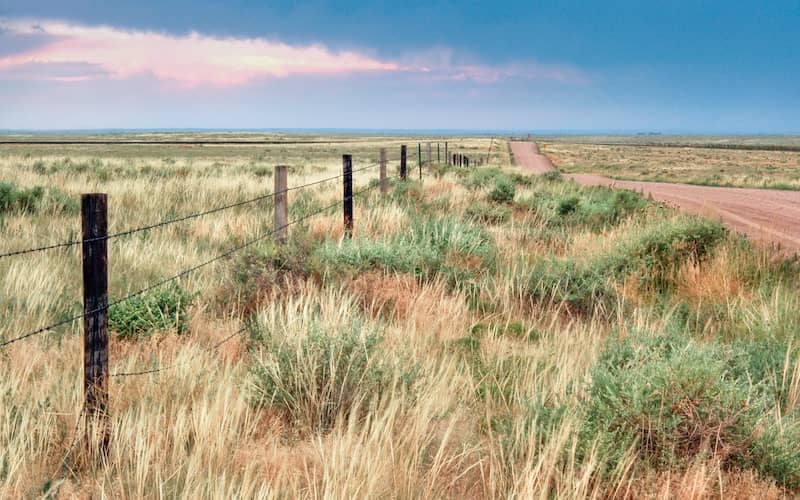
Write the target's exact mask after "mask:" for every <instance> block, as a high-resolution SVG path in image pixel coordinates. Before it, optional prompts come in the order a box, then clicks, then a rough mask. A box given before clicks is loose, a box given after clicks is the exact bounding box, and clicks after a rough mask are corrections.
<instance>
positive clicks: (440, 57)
mask: <svg viewBox="0 0 800 500" xmlns="http://www.w3.org/2000/svg"><path fill="white" fill-rule="evenodd" d="M403 61H404V64H405V65H406V67H413V68H415V69H416V71H418V72H420V73H422V74H424V75H425V76H426V77H427V78H429V79H432V80H449V81H473V82H478V83H485V84H490V83H496V82H499V81H503V80H511V79H519V80H546V81H555V82H561V83H567V84H583V83H586V82H588V80H589V79H588V77H587V76H586V74H585V73H584V72H583V71H581V70H580V69H578V68H577V67H575V66H572V65H569V64H545V63H539V62H535V61H525V62H507V63H501V64H495V65H486V64H481V63H480V62H478V61H475V60H474V59H470V58H465V57H463V56H462V57H459V56H458V54H457V53H456V52H455V51H454V50H453V49H451V48H448V47H436V48H432V49H430V50H427V51H424V52H420V53H416V54H411V55H407V56H406V57H404V58H403Z"/></svg>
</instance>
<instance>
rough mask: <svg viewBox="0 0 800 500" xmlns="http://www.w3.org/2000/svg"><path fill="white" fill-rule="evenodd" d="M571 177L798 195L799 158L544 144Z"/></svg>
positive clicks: (792, 154) (777, 154)
mask: <svg viewBox="0 0 800 500" xmlns="http://www.w3.org/2000/svg"><path fill="white" fill-rule="evenodd" d="M541 147H542V151H543V152H544V153H545V154H547V156H548V157H550V159H551V160H553V163H555V165H556V166H557V167H558V168H559V169H561V170H563V171H564V172H568V173H585V172H589V173H598V174H602V175H606V176H608V177H612V178H615V179H625V180H636V181H661V182H681V183H690V184H702V185H711V186H731V187H754V188H777V189H800V152H797V151H748V150H728V149H710V148H698V147H691V145H687V146H686V147H680V148H679V147H663V146H661V147H660V146H648V147H643V146H631V145H624V144H620V145H599V144H570V143H566V142H552V143H550V142H546V143H541Z"/></svg>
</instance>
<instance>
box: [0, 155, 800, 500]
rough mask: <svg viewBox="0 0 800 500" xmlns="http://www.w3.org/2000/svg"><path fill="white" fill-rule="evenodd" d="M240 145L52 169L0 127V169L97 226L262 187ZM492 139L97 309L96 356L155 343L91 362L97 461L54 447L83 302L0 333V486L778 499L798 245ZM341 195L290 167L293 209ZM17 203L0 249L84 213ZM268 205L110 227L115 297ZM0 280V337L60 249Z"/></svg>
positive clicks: (788, 441)
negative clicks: (86, 209)
mask: <svg viewBox="0 0 800 500" xmlns="http://www.w3.org/2000/svg"><path fill="white" fill-rule="evenodd" d="M466 141H467V144H468V146H469V147H470V148H472V149H473V151H475V152H474V153H473V154H478V153H477V151H481V150H485V148H488V142H489V140H488V139H487V140H483V139H468V140H466ZM390 146H391V147H394V146H395V144H394V142H392V143H391V145H390ZM373 147H374V148H377V147H380V145H379V144H378V145H376V144H370V145H369V147H368V148H367V146H364V148H365V151H366V150H367V149H369V152H370V154H374V153H375V151H377V149H375V151H373V149H372V148H373ZM237 151H238V153H237V154H238V156H234V157H226V158H225V159H221V158H217V157H208V158H202V157H196V158H193V159H188V158H187V157H180V156H178V154H177V152H170V155H169V156H168V158H170V160H169V161H167V160H165V159H152V158H150V159H148V158H147V157H141V158H139V159H116V158H113V157H106V156H103V155H101V154H98V155H97V156H96V157H95V158H96V159H94V160H93V159H91V158H73V159H71V160H70V161H69V162H67V163H69V164H70V165H74V164H75V163H84V162H86V163H87V164H89V165H90V167H88V168H87V169H85V170H84V171H82V172H81V173H80V174H70V175H65V174H63V173H59V170H58V169H56V170H53V171H51V169H50V166H52V165H58V166H59V168H61V167H60V166H61V165H63V164H64V163H65V160H64V159H63V158H54V157H51V156H49V155H45V154H43V152H42V151H41V150H38V149H33V150H32V151H31V153H30V155H29V156H25V154H20V152H19V151H17V150H14V151H7V150H6V151H2V152H1V153H2V155H1V156H2V158H0V174H1V175H2V178H3V179H6V182H9V183H13V185H14V186H15V187H14V189H15V191H14V192H15V193H17V192H22V193H25V192H27V190H30V189H35V187H36V186H47V189H58V190H59V192H60V193H64V196H66V197H67V198H69V199H76V198H75V197H76V196H77V194H78V193H80V192H81V191H83V190H85V189H87V186H88V189H91V190H96V191H105V192H108V193H109V197H110V198H109V200H110V207H111V214H110V222H111V225H112V228H113V229H117V230H118V229H123V228H127V227H134V226H138V225H141V224H142V223H144V222H150V221H153V220H161V219H164V218H167V217H170V216H175V215H181V214H185V213H190V212H193V211H197V210H202V209H207V208H209V207H213V206H218V205H222V204H225V203H229V202H230V201H231V200H236V199H243V198H251V197H254V196H257V195H259V194H261V193H262V192H264V190H269V189H270V187H271V174H270V173H267V170H266V169H268V168H271V167H272V165H273V163H271V160H270V161H267V160H263V161H262V160H258V159H256V158H254V156H253V155H260V154H264V153H263V151H260V149H259V150H258V151H254V149H251V148H250V146H247V147H245V148H243V149H241V150H237ZM300 151H302V150H301V149H297V150H296V152H297V154H298V155H299V154H300ZM494 151H495V155H496V156H493V157H492V161H491V162H490V165H489V166H486V167H480V168H471V169H469V170H467V169H456V168H452V167H447V166H443V165H442V166H437V167H436V168H435V172H434V175H427V176H426V177H425V178H424V180H423V181H418V180H409V181H408V182H405V183H403V182H400V181H399V180H392V182H391V186H390V190H389V191H390V192H389V194H387V195H386V196H385V197H381V196H380V194H379V191H378V190H377V189H376V190H373V191H370V192H369V193H368V194H365V195H363V196H361V197H359V198H357V200H356V204H355V205H356V206H355V232H354V235H353V237H352V239H345V238H343V235H342V227H341V225H342V222H341V213H340V212H339V211H338V208H337V209H336V210H332V211H330V212H327V213H325V214H322V215H319V216H316V217H312V218H309V219H307V220H305V221H303V222H302V223H299V224H296V225H294V226H292V227H291V231H290V238H289V241H288V242H287V243H286V244H285V245H277V244H275V243H274V242H271V241H264V242H263V243H261V244H259V245H255V246H253V247H251V248H248V249H247V250H246V251H243V252H242V253H240V254H236V255H235V256H234V257H232V258H231V259H229V260H226V261H223V262H221V263H219V264H217V265H215V266H209V267H208V268H204V269H202V270H200V271H198V273H196V274H192V275H189V276H188V277H187V278H186V279H184V280H181V282H180V285H178V286H175V287H172V288H170V287H165V288H164V289H163V290H161V291H159V293H155V294H152V295H145V296H142V297H141V298H140V299H138V300H135V301H131V302H128V303H125V305H124V306H120V307H116V308H112V309H111V311H110V331H111V333H112V338H111V360H110V365H111V370H112V372H130V371H136V370H142V369H148V368H156V367H162V366H164V367H167V366H168V367H170V368H169V369H167V370H164V371H159V372H155V373H152V374H147V375H144V376H140V377H120V378H112V379H111V384H110V389H111V403H110V408H111V416H112V428H113V444H112V448H111V455H110V457H109V460H108V462H107V463H99V462H96V461H92V460H91V459H90V458H89V457H88V456H87V455H86V453H85V451H84V449H83V448H82V447H80V446H79V447H77V448H76V449H75V450H74V451H73V452H72V453H71V454H70V455H69V456H67V457H66V460H64V454H65V452H66V451H67V449H68V447H69V445H70V442H71V440H72V436H73V431H74V427H75V422H76V421H77V418H78V415H79V412H80V405H81V398H82V395H81V376H82V351H81V349H82V337H81V334H80V326H79V325H75V326H73V327H65V328H62V329H59V330H57V331H55V332H51V333H49V334H47V335H44V336H41V337H37V338H35V339H32V340H30V341H28V342H24V343H23V342H21V343H17V344H13V345H12V346H10V347H9V348H8V349H6V350H4V351H2V352H0V373H1V374H2V376H0V400H2V401H0V497H29V496H46V495H52V496H54V497H65V498H68V497H72V496H92V495H95V496H101V495H108V496H114V497H137V498H157V497H164V496H166V497H193V498H204V497H243V498H259V497H292V498H294V497H307V498H311V497H315V498H316V497H336V498H339V497H348V498H353V497H370V498H386V497H435V498H509V497H511V498H562V497H620V498H641V497H660V498H661V497H689V496H691V497H698V496H723V497H726V498H753V497H762V498H778V497H781V496H794V495H798V494H800V451H798V448H797V445H796V443H797V442H798V439H800V413H799V412H800V406H798V405H800V351H798V342H797V338H796V336H797V332H798V331H800V318H798V315H797V314H796V311H797V310H798V307H799V306H800V293H798V291H797V290H798V285H800V283H798V270H799V267H798V266H799V264H798V262H797V261H795V260H781V259H779V258H777V257H775V256H773V255H770V254H768V253H766V251H763V250H761V249H758V248H755V247H754V246H752V245H751V244H750V243H749V242H747V241H745V240H742V239H741V238H740V237H738V236H735V235H731V234H729V233H728V232H727V231H726V230H725V229H724V228H723V227H722V226H721V225H720V224H718V223H717V222H714V221H709V220H705V219H701V218H697V217H691V216H687V215H683V214H679V213H677V212H674V211H672V210H670V209H668V208H665V207H661V206H658V205H655V204H653V203H651V202H649V201H648V200H646V199H644V198H642V197H640V196H639V195H637V194H635V193H631V192H621V191H612V190H609V189H606V188H582V187H580V186H578V185H577V184H574V183H573V182H571V181H569V180H566V179H564V178H562V177H561V176H560V175H558V174H557V173H553V174H547V175H544V176H540V177H530V176H526V175H520V174H519V172H518V171H517V170H516V169H514V168H513V167H509V166H508V158H507V148H506V147H505V145H502V144H501V145H500V146H499V147H498V146H497V145H495V148H494ZM127 154H129V155H131V154H132V152H130V151H129V152H128V153H127ZM284 154H287V155H288V156H287V161H286V162H285V163H289V164H290V165H292V166H293V167H292V168H293V171H292V172H291V173H290V180H289V182H290V186H291V185H300V184H304V183H306V182H310V181H314V180H319V179H323V178H325V177H329V176H331V175H333V174H334V173H337V172H338V171H339V169H340V168H341V165H340V158H337V157H336V155H337V154H338V151H335V152H331V151H329V150H327V149H325V150H322V149H321V150H320V151H316V152H313V155H312V157H310V158H308V159H303V158H300V157H294V156H292V154H294V153H292V154H289V153H284ZM303 154H306V153H303ZM391 156H392V155H391V153H390V157H391ZM434 157H435V152H434ZM293 158H296V159H293ZM223 161H224V162H226V163H225V165H224V166H214V164H215V163H218V162H223ZM356 161H357V162H358V157H357V156H356ZM37 162H41V163H42V164H44V165H45V166H46V167H47V168H46V169H44V170H41V171H40V170H37V169H36V168H34V165H35V164H37ZM274 163H280V162H274ZM395 165H396V163H394V164H391V166H390V169H389V171H390V172H393V171H394V170H393V169H394V168H395ZM356 166H358V163H357V164H356ZM114 168H120V169H130V171H131V172H136V171H138V173H137V174H135V175H134V174H133V173H131V175H130V176H120V177H116V176H108V177H106V176H105V175H104V174H102V173H101V172H103V171H104V169H114ZM376 175H377V172H376V170H372V171H365V172H361V173H358V174H357V175H356V176H355V179H356V184H357V185H358V186H366V185H367V184H368V183H369V182H370V181H371V180H372V179H373V178H374V177H375V176H376ZM15 196H16V195H15ZM340 196H341V186H340V185H339V184H338V182H334V183H331V184H329V185H325V184H322V185H320V186H317V187H315V188H313V189H311V190H309V191H302V192H291V193H290V195H289V200H290V209H289V213H290V215H289V218H290V220H291V219H294V218H296V217H299V216H302V215H305V214H309V213H311V212H312V211H314V210H317V209H319V208H321V207H325V206H327V205H330V204H332V203H334V202H335V201H336V200H337V199H338V197H340ZM37 203H38V202H37ZM28 205H29V204H28V203H27V202H26V203H23V204H21V205H15V206H14V207H12V208H11V209H10V210H9V211H7V212H4V213H3V214H0V217H2V221H3V223H2V224H3V225H2V226H0V231H2V233H1V234H2V235H3V236H4V238H3V240H4V243H3V247H2V248H3V249H6V248H9V249H13V248H23V247H26V246H32V245H33V244H34V243H38V242H41V241H42V240H45V242H47V241H60V240H63V239H67V238H70V237H71V236H74V235H75V234H79V233H77V232H76V231H77V230H78V229H79V221H77V219H78V217H76V216H75V215H74V214H72V213H71V212H69V211H64V210H61V211H59V210H55V209H47V210H44V211H36V210H34V211H30V210H28V209H27V208H25V207H27V206H28ZM37 206H38V205H37ZM271 210H272V207H271V204H270V203H269V202H264V203H262V204H260V205H257V206H255V207H250V208H241V209H238V208H237V209H234V210H232V211H228V212H225V213H223V214H220V215H216V216H212V217H208V218H202V219H198V220H196V221H193V222H192V223H191V224H189V225H174V226H169V227H167V228H164V229H162V230H152V231H149V232H147V233H146V234H143V235H136V236H132V237H130V238H127V239H120V240H118V241H114V242H110V246H109V249H110V250H109V252H110V258H109V260H110V264H111V275H110V276H111V284H110V288H111V295H112V297H117V296H122V295H124V294H125V293H126V292H129V291H130V290H134V289H137V288H139V287H141V286H143V285H145V284H147V283H149V282H153V281H156V280H158V279H159V278H161V277H164V276H168V275H172V274H175V273H176V272H179V271H180V270H182V269H184V268H186V267H189V266H191V265H195V264H197V263H199V262H202V261H204V260H206V259H208V258H210V257H212V256H214V255H215V254H216V253H218V252H220V251H221V250H224V249H225V248H226V245H227V244H229V243H230V242H231V241H235V242H242V241H247V240H248V239H249V238H252V237H254V236H255V235H257V234H259V233H260V232H261V231H262V230H264V229H265V228H269V227H270V224H271ZM31 276H34V277H36V279H31V278H30V277H31ZM0 277H2V278H0V319H2V321H1V322H0V338H2V337H6V338H9V337H11V336H13V335H14V334H15V333H16V332H19V331H23V330H26V329H31V328H35V327H36V326H38V325H40V324H43V323H44V322H46V321H48V320H49V319H52V318H54V317H55V318H58V317H67V316H68V315H70V314H74V313H75V311H79V310H80V301H79V297H80V286H79V284H80V266H79V252H78V250H77V249H75V250H66V251H59V252H53V253H48V254H46V255H41V256H37V257H36V258H26V259H18V260H10V259H6V260H0ZM239 329H244V330H243V331H244V333H243V334H242V335H238V336H234V337H233V338H232V340H231V341H227V342H225V343H224V344H222V345H220V344H219V343H220V342H222V341H223V340H227V339H229V338H231V335H234V334H235V333H236V332H237V331H238V330H239ZM62 462H63V467H62Z"/></svg>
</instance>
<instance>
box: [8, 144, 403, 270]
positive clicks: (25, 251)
mask: <svg viewBox="0 0 800 500" xmlns="http://www.w3.org/2000/svg"><path fill="white" fill-rule="evenodd" d="M398 160H399V158H397V159H393V160H389V159H387V162H389V161H398ZM379 164H380V163H379V162H378V163H371V164H369V165H367V166H365V167H361V168H359V169H356V170H353V173H356V172H362V171H365V170H368V169H370V168H375V167H376V166H378V165H379ZM343 175H344V174H338V175H335V176H332V177H328V178H326V179H322V180H318V181H314V182H309V183H306V184H302V185H300V186H294V187H290V188H287V189H286V191H297V190H300V189H306V188H309V187H312V186H316V185H319V184H325V183H327V182H331V181H335V180H337V179H341V178H342V176H343ZM275 194H276V193H266V194H263V195H260V196H256V197H255V198H250V199H247V200H242V201H238V202H235V203H230V204H228V205H223V206H220V207H216V208H212V209H209V210H204V211H202V212H196V213H193V214H189V215H184V216H182V217H177V218H172V219H165V220H162V221H160V222H156V223H153V224H148V225H145V226H140V227H136V228H132V229H126V230H124V231H120V232H118V233H113V234H109V235H106V236H102V237H98V238H87V239H80V240H71V241H65V242H62V243H53V244H50V245H44V246H40V247H34V248H27V249H22V250H12V251H9V252H5V253H0V259H3V258H7V257H14V256H18V255H26V254H31V253H37V252H44V251H47V250H55V249H59V248H69V247H73V246H77V245H81V244H83V243H93V242H95V241H103V240H106V241H107V240H113V239H116V238H121V237H123V236H130V235H132V234H136V233H140V232H143V231H149V230H151V229H157V228H160V227H164V226H169V225H172V224H176V223H178V222H185V221H187V220H191V219H197V218H200V217H204V216H206V215H211V214H215V213H219V212H223V211H225V210H230V209H232V208H237V207H241V206H245V205H250V204H252V203H256V202H259V201H264V200H268V199H270V198H273V197H275Z"/></svg>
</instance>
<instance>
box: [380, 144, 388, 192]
mask: <svg viewBox="0 0 800 500" xmlns="http://www.w3.org/2000/svg"><path fill="white" fill-rule="evenodd" d="M388 192H389V179H387V178H386V148H381V194H382V195H386V193H388Z"/></svg>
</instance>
